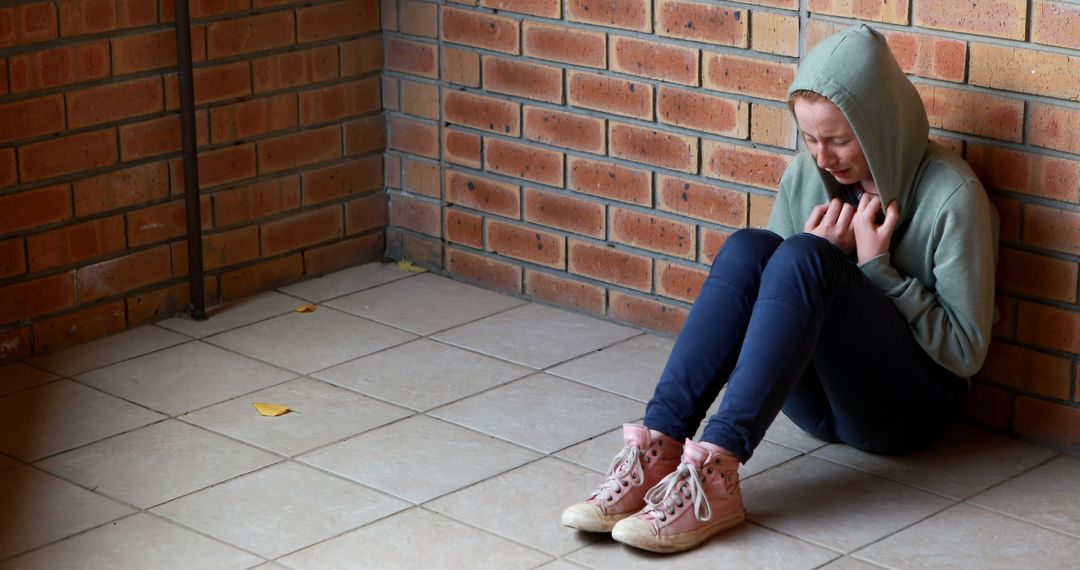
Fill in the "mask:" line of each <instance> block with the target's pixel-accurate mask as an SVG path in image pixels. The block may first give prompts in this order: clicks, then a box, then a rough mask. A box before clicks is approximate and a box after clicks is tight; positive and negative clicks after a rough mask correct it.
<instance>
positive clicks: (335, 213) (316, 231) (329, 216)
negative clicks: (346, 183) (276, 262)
mask: <svg viewBox="0 0 1080 570" xmlns="http://www.w3.org/2000/svg"><path fill="white" fill-rule="evenodd" d="M344 235H345V218H344V212H343V210H342V208H341V206H337V205H334V206H328V207H325V208H321V209H319V210H314V211H310V212H305V213H303V214H297V215H294V216H290V217H288V218H285V219H282V220H278V221H276V222H270V223H267V224H263V226H262V236H261V239H262V254H263V255H264V256H273V255H278V254H280V253H284V252H287V251H292V250H295V249H300V248H303V247H307V246H311V245H315V244H318V243H322V242H326V241H330V240H333V239H336V238H340V237H342V236H344Z"/></svg>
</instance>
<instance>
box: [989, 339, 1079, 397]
mask: <svg viewBox="0 0 1080 570" xmlns="http://www.w3.org/2000/svg"><path fill="white" fill-rule="evenodd" d="M1071 373H1072V362H1070V361H1069V360H1067V359H1064V358H1059V357H1056V356H1051V355H1049V354H1045V353H1042V352H1037V351H1034V350H1029V349H1027V348H1021V347H1019V346H1014V345H1010V344H1004V343H999V342H993V343H991V346H990V351H989V353H988V354H987V356H986V363H985V364H984V365H983V367H982V369H981V370H980V371H979V373H978V374H979V378H980V379H982V380H990V381H992V382H997V383H999V384H1005V385H1007V386H1011V387H1013V388H1017V389H1019V390H1022V391H1024V392H1028V393H1035V394H1039V395H1043V396H1051V397H1054V398H1058V399H1062V400H1064V399H1067V398H1068V397H1069V385H1070V383H1071Z"/></svg>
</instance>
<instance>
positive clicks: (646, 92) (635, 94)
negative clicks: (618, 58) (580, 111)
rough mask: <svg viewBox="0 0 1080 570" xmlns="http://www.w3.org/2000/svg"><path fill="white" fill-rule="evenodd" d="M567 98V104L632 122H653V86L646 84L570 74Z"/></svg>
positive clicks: (593, 75)
mask: <svg viewBox="0 0 1080 570" xmlns="http://www.w3.org/2000/svg"><path fill="white" fill-rule="evenodd" d="M567 75H568V77H567V87H566V90H567V96H568V98H569V102H570V104H571V105H573V106H575V107H584V108H586V109H593V110H596V111H603V112H605V113H614V114H616V115H623V116H626V117H634V118H636V119H644V120H648V121H651V120H652V119H653V87H652V85H649V84H647V83H639V82H637V81H627V80H625V79H616V78H614V77H607V76H604V75H596V74H593V73H584V72H580V71H570V72H569V73H568V74H567Z"/></svg>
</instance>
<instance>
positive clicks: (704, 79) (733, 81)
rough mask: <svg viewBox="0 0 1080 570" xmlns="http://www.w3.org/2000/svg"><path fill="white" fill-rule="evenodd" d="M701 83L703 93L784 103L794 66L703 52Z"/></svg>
mask: <svg viewBox="0 0 1080 570" xmlns="http://www.w3.org/2000/svg"><path fill="white" fill-rule="evenodd" d="M702 60H703V61H702V70H701V83H702V86H703V87H705V88H706V89H712V90H714V91H726V92H729V93H739V94H742V95H750V96H752V97H761V98H763V99H772V100H773V101H784V102H786V101H787V88H788V86H789V85H791V81H792V80H793V79H795V65H794V64H791V63H774V62H770V61H764V60H760V59H754V58H752V57H741V56H737V55H727V54H722V53H709V52H705V53H704V54H703V56H702Z"/></svg>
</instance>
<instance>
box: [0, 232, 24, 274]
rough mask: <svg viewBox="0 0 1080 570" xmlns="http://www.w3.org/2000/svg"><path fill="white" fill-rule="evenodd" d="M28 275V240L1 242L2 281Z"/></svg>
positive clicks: (0, 271) (0, 270) (0, 265)
mask: <svg viewBox="0 0 1080 570" xmlns="http://www.w3.org/2000/svg"><path fill="white" fill-rule="evenodd" d="M23 273H26V240H25V239H23V238H21V237H17V238H11V239H5V240H0V279H3V278H5V277H11V276H12V275H22V274H23Z"/></svg>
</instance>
